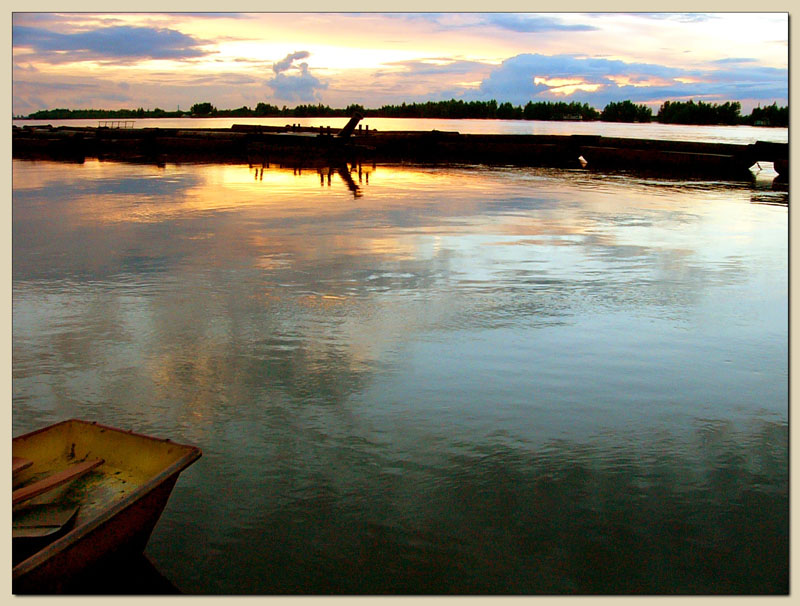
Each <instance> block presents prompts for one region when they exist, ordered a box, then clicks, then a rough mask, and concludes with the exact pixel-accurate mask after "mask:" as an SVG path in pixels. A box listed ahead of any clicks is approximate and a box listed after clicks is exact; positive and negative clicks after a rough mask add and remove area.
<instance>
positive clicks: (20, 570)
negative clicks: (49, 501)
mask: <svg viewBox="0 0 800 606" xmlns="http://www.w3.org/2000/svg"><path fill="white" fill-rule="evenodd" d="M70 423H77V424H79V425H89V426H94V427H99V428H101V429H105V430H106V431H111V432H114V433H119V434H125V435H133V436H137V437H141V438H145V439H147V440H150V441H156V442H167V443H169V444H172V445H174V446H178V447H180V448H183V449H188V450H187V452H186V453H185V454H184V455H183V456H181V457H180V458H179V459H177V460H176V461H174V462H173V463H171V464H170V465H169V466H168V467H166V468H164V470H163V471H160V472H159V473H157V474H156V475H154V476H153V477H152V478H150V479H149V480H148V481H147V482H145V483H144V484H142V485H141V486H139V487H137V488H136V489H135V490H133V491H131V492H130V493H128V494H127V495H126V496H125V497H124V498H122V499H120V500H119V501H118V502H117V503H115V504H113V505H112V506H111V507H109V508H108V509H106V510H105V511H104V512H102V513H101V514H99V515H98V516H97V517H95V518H94V519H91V520H89V521H87V522H86V523H84V524H81V525H80V526H78V527H76V528H74V529H72V530H70V531H69V532H68V533H67V534H65V535H64V536H63V537H59V538H58V539H56V540H55V541H53V542H52V543H50V544H49V545H47V546H46V547H44V548H42V549H41V550H40V551H37V552H36V553H35V554H33V555H32V556H30V557H29V558H27V559H25V560H23V561H22V562H20V563H19V564H17V565H16V566H14V568H13V578H14V579H17V578H18V577H21V576H22V575H24V574H27V573H29V572H31V571H33V570H35V569H36V568H37V567H38V566H40V565H42V564H43V563H45V562H46V561H47V560H49V559H50V558H52V557H54V556H56V555H57V554H59V553H60V552H62V551H64V550H65V549H67V548H68V547H70V546H71V545H73V544H75V543H77V542H78V541H80V540H81V539H83V538H85V537H86V536H87V535H89V534H90V533H91V532H93V531H94V530H95V529H97V528H99V527H100V526H102V525H103V524H105V523H107V522H109V521H110V520H112V519H113V518H114V517H115V516H116V515H117V514H119V513H120V512H121V511H123V510H125V509H127V508H128V507H130V506H132V505H134V504H135V503H136V502H137V501H139V500H140V499H141V498H143V497H144V496H145V495H147V494H148V493H150V492H152V491H153V490H155V489H156V488H157V487H158V486H160V485H161V484H163V483H164V482H166V481H167V480H168V479H169V478H171V477H172V476H177V475H179V474H180V473H181V472H182V471H183V470H184V469H186V468H187V467H188V466H189V465H191V464H192V463H194V462H195V461H196V460H197V459H199V458H200V456H201V455H202V451H201V450H200V448H198V447H197V446H191V445H188V444H179V443H177V442H173V441H172V440H170V439H169V438H156V437H154V436H148V435H146V434H143V433H138V432H135V431H132V430H125V429H120V428H118V427H111V426H109V425H103V424H102V423H97V422H94V421H85V420H82V419H67V420H65V421H60V422H58V423H55V424H53V425H48V426H47V427H42V428H41V429H37V430H34V431H31V432H30V433H26V434H24V435H21V436H18V437H16V438H12V445H13V442H14V441H15V440H21V439H23V438H29V437H31V436H34V435H37V434H39V433H43V432H46V431H52V430H53V429H54V428H57V427H60V426H63V425H67V424H70ZM171 492H172V491H171V490H170V493H171ZM168 498H169V494H168V495H167V499H168ZM165 506H166V502H165ZM162 512H163V509H162ZM159 516H160V513H159Z"/></svg>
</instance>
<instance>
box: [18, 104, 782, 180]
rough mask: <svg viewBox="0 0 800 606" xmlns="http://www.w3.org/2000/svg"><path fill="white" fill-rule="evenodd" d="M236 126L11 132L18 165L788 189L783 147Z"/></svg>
mask: <svg viewBox="0 0 800 606" xmlns="http://www.w3.org/2000/svg"><path fill="white" fill-rule="evenodd" d="M357 121H358V120H356V119H355V118H354V119H353V120H351V121H350V122H349V123H348V124H347V126H346V127H345V128H343V129H341V130H340V129H331V128H330V127H328V128H323V127H317V128H312V127H300V126H297V125H287V126H283V127H276V126H263V125H244V124H242V125H236V124H235V125H233V126H232V127H230V128H227V129H210V128H141V129H136V128H113V127H108V126H98V127H96V128H95V127H70V126H61V127H52V126H23V127H18V126H13V127H12V128H13V136H12V154H13V157H15V158H53V159H62V160H71V161H78V162H81V161H83V160H84V159H85V158H87V157H89V158H92V157H94V158H100V159H113V160H122V161H138V162H155V163H166V162H246V163H263V164H266V163H276V164H283V165H296V166H301V167H306V166H310V167H313V166H320V165H331V164H333V165H338V164H341V163H343V162H361V163H365V162H414V163H436V164H444V163H465V164H486V165H516V166H540V167H552V168H580V169H585V170H599V171H607V172H613V171H624V172H631V173H637V174H646V175H653V176H664V177H676V178H684V177H686V178H706V179H709V178H710V179H723V180H746V179H749V178H750V176H751V174H752V173H751V172H750V167H752V166H754V165H755V164H756V163H758V162H772V163H773V165H774V167H775V172H776V173H777V174H778V176H777V177H776V181H783V182H788V177H789V146H788V144H786V143H771V142H762V141H759V142H757V143H753V144H750V145H745V144H729V143H702V142H690V141H662V140H655V139H629V138H620V137H603V136H599V135H477V134H460V133H458V132H443V131H436V130H433V131H385V132H377V131H375V130H370V129H369V128H367V129H363V128H360V127H359V128H358V129H356V128H355V123H356V122H357Z"/></svg>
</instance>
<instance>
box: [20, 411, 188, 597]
mask: <svg viewBox="0 0 800 606" xmlns="http://www.w3.org/2000/svg"><path fill="white" fill-rule="evenodd" d="M12 443H13V447H12V457H13V461H12V469H13V498H12V503H13V533H12V536H13V539H12V545H13V547H12V550H13V560H14V561H13V581H12V590H13V592H14V593H15V594H21V593H27V594H43V593H59V592H62V591H64V590H66V589H68V588H69V587H70V586H71V584H74V580H75V579H76V578H79V577H80V576H81V575H83V576H86V575H87V574H90V573H91V570H92V567H95V566H97V565H100V564H102V563H104V562H107V561H108V559H109V558H115V559H116V558H120V559H122V558H124V557H127V556H134V555H136V554H141V553H142V552H143V551H144V547H145V545H146V544H147V541H148V540H149V538H150V534H151V533H152V531H153V528H154V527H155V525H156V522H158V519H159V517H160V516H161V513H162V511H163V510H164V507H165V506H166V504H167V499H168V498H169V495H170V493H171V492H172V489H173V487H174V486H175V482H176V481H177V479H178V476H179V475H180V473H181V472H182V471H183V470H184V469H186V468H187V467H188V466H189V465H191V464H192V463H194V462H195V461H196V460H197V459H198V458H199V457H200V456H201V451H200V449H199V448H197V447H194V446H186V445H181V444H176V443H174V442H171V441H170V440H168V439H159V438H154V437H150V436H145V435H141V434H137V433H134V432H132V431H124V430H120V429H115V428H113V427H108V426H105V425H100V424H98V423H92V422H87V421H81V420H78V419H72V420H69V421H63V422H61V423H57V424H55V425H51V426H49V427H45V428H43V429H40V430H38V431H34V432H31V433H28V434H26V435H23V436H19V437H16V438H13V440H12Z"/></svg>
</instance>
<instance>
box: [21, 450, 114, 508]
mask: <svg viewBox="0 0 800 606" xmlns="http://www.w3.org/2000/svg"><path fill="white" fill-rule="evenodd" d="M104 462H105V461H103V459H93V460H91V461H86V462H84V463H78V464H77V465H73V466H72V467H68V468H67V469H65V470H63V471H59V472H57V473H54V474H53V475H51V476H48V477H46V478H42V479H41V480H39V481H37V482H34V483H33V484H28V485H27V486H23V487H22V488H17V489H16V490H15V491H14V492H13V494H12V499H11V504H12V505H17V504H18V503H22V502H23V501H28V500H30V499H32V498H34V497H38V496H39V495H41V494H44V493H45V492H48V491H49V490H52V489H53V488H56V487H57V486H61V485H62V484H66V483H67V482H71V481H73V480H77V479H78V478H79V477H81V476H83V475H85V474H87V473H89V472H90V471H91V470H92V469H94V468H95V467H98V466H100V465H102V464H103V463H104Z"/></svg>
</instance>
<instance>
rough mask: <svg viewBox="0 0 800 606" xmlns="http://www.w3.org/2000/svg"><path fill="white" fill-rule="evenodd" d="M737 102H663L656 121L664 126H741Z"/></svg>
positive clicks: (739, 106) (739, 107)
mask: <svg viewBox="0 0 800 606" xmlns="http://www.w3.org/2000/svg"><path fill="white" fill-rule="evenodd" d="M741 107H742V106H741V104H740V103H739V102H738V101H734V102H733V103H731V102H726V103H723V104H722V105H717V104H712V103H704V102H703V101H698V102H697V103H695V102H694V101H693V100H690V101H665V102H664V103H663V104H662V105H661V109H659V110H658V121H659V122H662V123H664V124H741V123H742V122H743V120H742V117H741V116H740V115H739V111H740V110H741Z"/></svg>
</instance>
